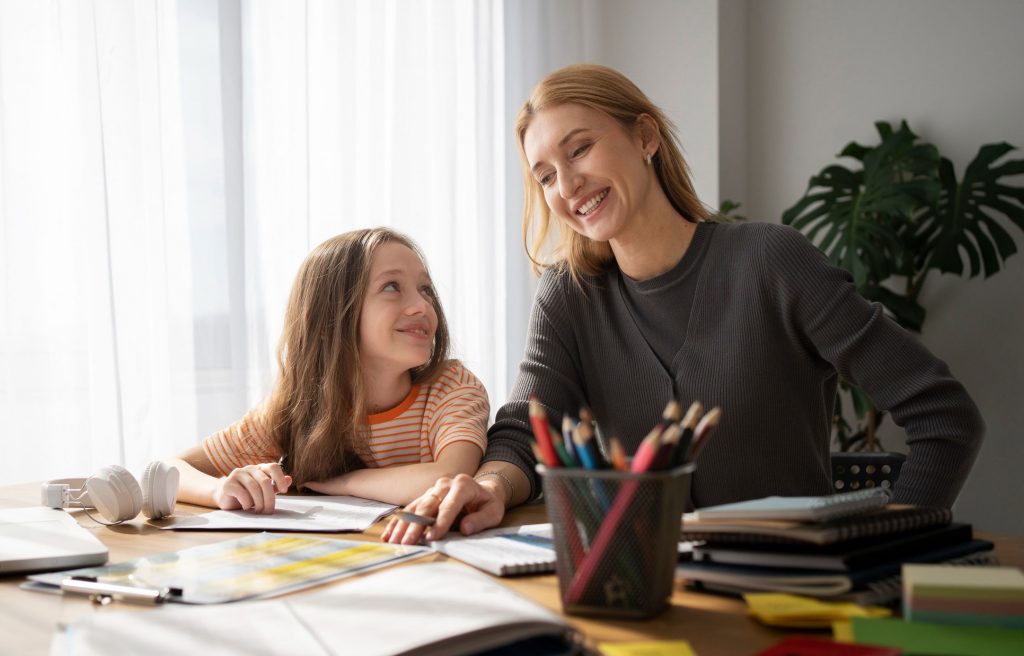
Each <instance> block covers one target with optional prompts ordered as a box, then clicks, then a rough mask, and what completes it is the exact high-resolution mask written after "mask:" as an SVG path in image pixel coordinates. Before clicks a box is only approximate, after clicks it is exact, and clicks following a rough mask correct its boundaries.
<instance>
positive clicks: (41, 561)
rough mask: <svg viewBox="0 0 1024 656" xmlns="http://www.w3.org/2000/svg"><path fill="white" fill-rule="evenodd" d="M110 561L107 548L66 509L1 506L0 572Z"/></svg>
mask: <svg viewBox="0 0 1024 656" xmlns="http://www.w3.org/2000/svg"><path fill="white" fill-rule="evenodd" d="M105 562H107V548H106V547H105V546H104V545H103V543H102V542H100V541H99V540H98V539H97V538H96V536H94V535H93V534H92V533H90V532H89V531H87V530H86V529H84V528H82V527H81V526H79V525H78V522H76V521H75V518H74V517H72V516H71V515H69V514H67V513H66V512H64V511H63V510H56V509H54V508H44V507H42V506H31V507H28V508H0V576H3V575H5V574H13V573H15V572H39V571H43V570H56V569H73V568H76V567H88V566H90V565H102V564H103V563H105Z"/></svg>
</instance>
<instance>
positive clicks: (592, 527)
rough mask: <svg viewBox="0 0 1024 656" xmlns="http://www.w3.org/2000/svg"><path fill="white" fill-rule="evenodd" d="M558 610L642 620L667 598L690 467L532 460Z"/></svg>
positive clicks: (672, 579) (672, 577) (650, 614)
mask: <svg viewBox="0 0 1024 656" xmlns="http://www.w3.org/2000/svg"><path fill="white" fill-rule="evenodd" d="M537 471H538V472H540V474H541V478H542V480H543V483H544V500H545V503H546V505H547V511H548V517H549V518H550V519H551V525H552V531H553V534H554V541H555V557H556V569H557V571H558V586H559V591H560V592H561V598H562V608H563V610H564V611H565V612H566V613H572V614H575V615H604V616H612V617H628V618H645V617H651V616H652V615H656V614H657V613H659V612H661V611H662V610H664V609H665V608H666V607H667V606H668V601H669V597H671V596H672V588H673V581H674V578H675V569H676V562H677V559H678V543H679V527H680V519H681V517H682V514H683V510H684V509H685V507H686V496H687V493H688V491H689V477H690V474H691V472H693V465H692V464H686V465H683V466H681V467H677V468H675V469H671V470H667V471H658V472H651V473H647V474H633V473H627V472H619V471H603V470H602V471H593V470H587V469H568V468H567V469H561V468H559V469H547V468H545V467H543V466H538V467H537Z"/></svg>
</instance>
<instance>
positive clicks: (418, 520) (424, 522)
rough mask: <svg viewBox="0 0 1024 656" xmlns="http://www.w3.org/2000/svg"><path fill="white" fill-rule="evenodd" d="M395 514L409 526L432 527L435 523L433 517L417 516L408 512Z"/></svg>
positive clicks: (400, 511) (403, 511) (402, 511)
mask: <svg viewBox="0 0 1024 656" xmlns="http://www.w3.org/2000/svg"><path fill="white" fill-rule="evenodd" d="M395 514H396V515H398V518H399V519H404V520H405V521H407V522H409V523H411V524H419V525H420V526H433V525H434V522H435V521H437V520H436V519H435V518H433V517H427V516H425V515H417V514H416V513H414V512H409V511H408V510H397V511H395Z"/></svg>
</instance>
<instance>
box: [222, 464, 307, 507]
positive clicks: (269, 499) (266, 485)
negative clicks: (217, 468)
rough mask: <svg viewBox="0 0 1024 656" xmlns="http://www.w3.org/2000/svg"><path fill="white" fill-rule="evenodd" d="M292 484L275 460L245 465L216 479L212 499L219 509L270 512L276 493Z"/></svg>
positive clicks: (290, 478) (280, 492)
mask: <svg viewBox="0 0 1024 656" xmlns="http://www.w3.org/2000/svg"><path fill="white" fill-rule="evenodd" d="M291 484H292V477H291V476H289V475H287V474H285V473H284V470H283V469H281V465H280V464H278V463H276V462H265V463H262V464H259V465H248V466H246V467H239V468H238V469H235V470H233V471H232V472H231V473H230V474H228V475H227V476H226V477H224V478H222V479H219V480H218V481H217V487H216V489H215V490H214V491H213V500H214V502H215V503H216V504H217V507H218V508H220V509H222V510H237V509H239V508H241V509H242V510H251V511H253V512H257V513H263V514H265V515H269V514H270V513H272V512H274V498H275V497H276V495H278V494H284V493H285V492H287V491H288V488H289V487H290V486H291Z"/></svg>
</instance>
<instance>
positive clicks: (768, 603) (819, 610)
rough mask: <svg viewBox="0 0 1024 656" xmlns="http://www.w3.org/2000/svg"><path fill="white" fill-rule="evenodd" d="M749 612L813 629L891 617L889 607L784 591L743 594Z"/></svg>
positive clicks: (772, 622) (773, 622) (768, 621)
mask: <svg viewBox="0 0 1024 656" xmlns="http://www.w3.org/2000/svg"><path fill="white" fill-rule="evenodd" d="M743 598H744V599H745V600H746V602H747V608H748V609H749V611H750V614H751V615H753V616H754V617H755V618H756V619H757V620H759V621H760V622H762V623H764V624H767V625H769V626H781V627H787V628H799V629H812V628H828V627H829V626H831V624H832V622H835V621H837V620H845V619H849V618H851V617H889V616H890V615H891V614H892V611H890V610H889V609H888V608H882V607H880V606H858V605H857V604H853V603H849V602H843V601H822V600H820V599H814V598H811V597H803V596H800V595H792V594H781V593H750V594H745V595H743Z"/></svg>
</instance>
